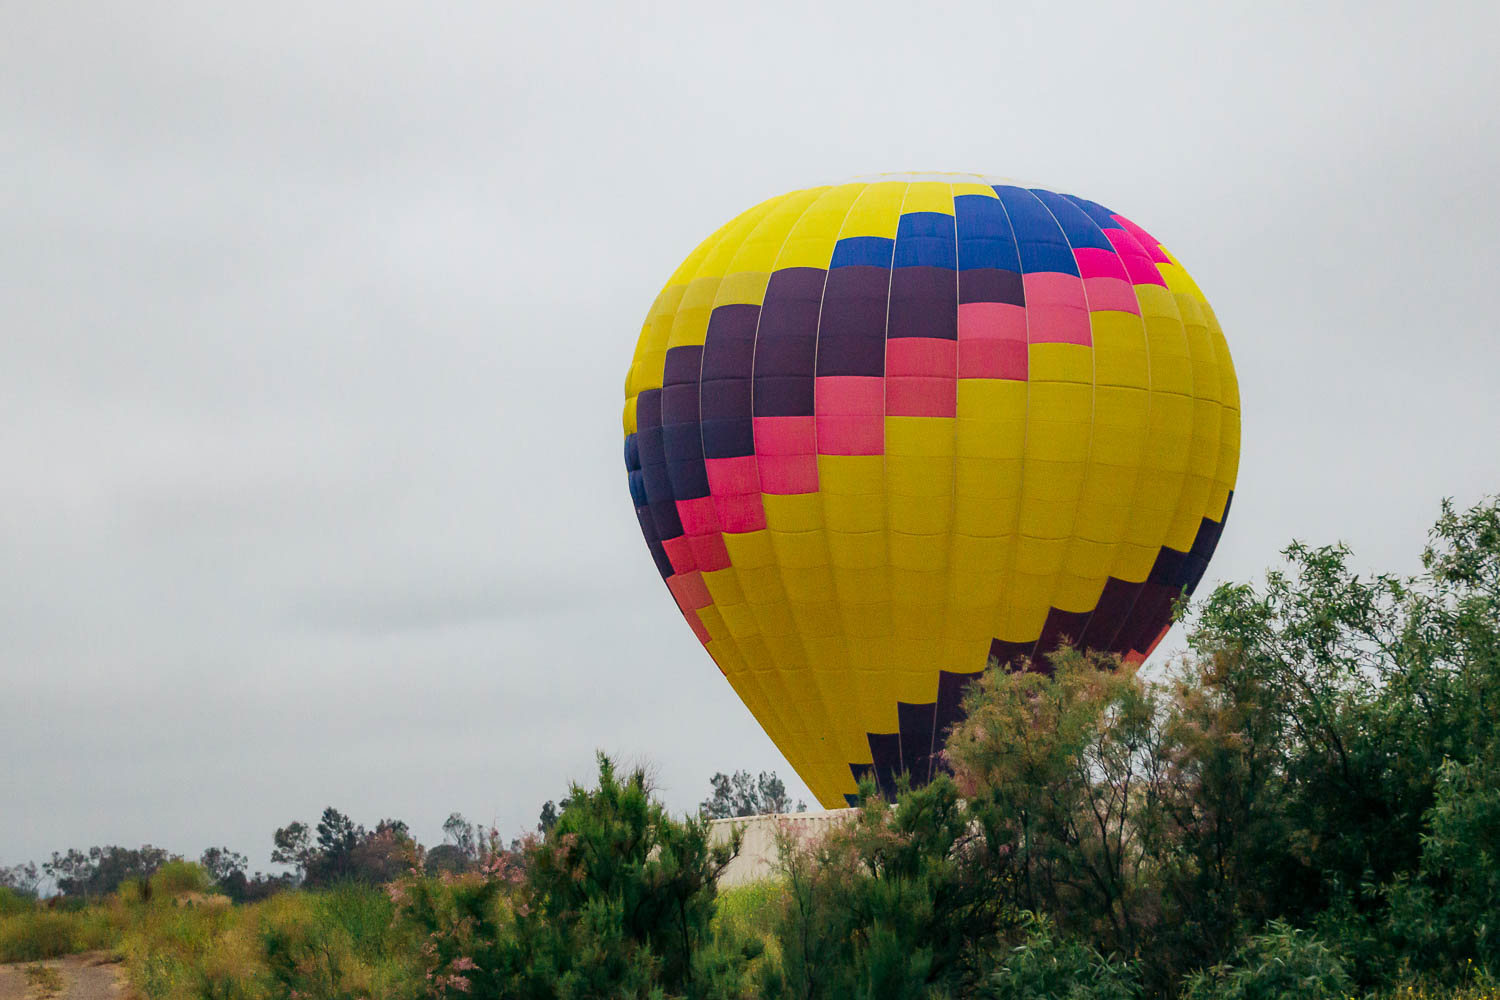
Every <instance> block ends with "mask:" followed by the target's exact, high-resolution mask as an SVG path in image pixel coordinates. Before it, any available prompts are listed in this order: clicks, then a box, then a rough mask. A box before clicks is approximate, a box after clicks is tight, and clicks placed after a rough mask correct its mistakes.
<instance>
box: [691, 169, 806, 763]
mask: <svg viewBox="0 0 1500 1000" xmlns="http://www.w3.org/2000/svg"><path fill="white" fill-rule="evenodd" d="M785 200H786V195H782V196H781V197H779V198H768V199H766V201H764V202H762V203H761V204H762V205H767V204H769V207H768V208H767V209H766V211H764V212H762V213H761V214H760V215H759V216H756V217H754V219H753V221H752V222H750V224H749V225H748V226H747V227H746V228H745V230H744V232H743V233H742V234H740V237H739V242H738V243H737V244H735V246H734V248H733V249H732V250H731V251H730V252H729V257H728V259H727V260H726V261H725V262H724V275H723V278H727V277H729V265H730V264H731V263H733V261H734V254H735V253H738V252H739V249H740V247H743V246H744V245H745V241H746V240H747V239H748V238H749V237H750V234H752V233H754V232H755V230H756V227H758V226H759V225H760V224H761V223H762V222H764V221H765V219H766V217H767V216H768V215H770V214H771V212H773V211H775V209H776V206H777V205H779V204H781V202H782V201H785ZM757 207H759V206H757ZM751 212H754V209H753V208H752V209H751V210H750V212H746V213H745V214H746V215H749V214H750V213H751ZM726 228H727V227H726ZM727 238H728V234H726V235H725V237H724V238H721V239H720V241H719V243H718V244H715V246H714V251H716V250H717V249H718V248H719V245H720V244H722V243H723V242H724V240H725V239H727ZM714 251H710V252H709V255H708V256H712V254H713V252H714ZM705 262H706V260H705ZM701 269H702V265H700V270H701ZM720 288H722V279H721V284H720ZM718 297H719V292H718V291H715V293H714V301H713V302H710V303H709V306H708V319H709V322H710V323H711V322H712V321H713V313H714V310H715V309H716V308H717V305H716V303H717V301H718ZM679 305H680V303H679ZM703 347H704V350H703V352H701V353H700V354H699V355H698V385H697V389H698V447H699V448H700V449H701V450H702V452H703V456H704V470H705V471H704V476H705V478H706V477H707V474H708V473H707V463H708V448H707V447H706V443H705V441H704V439H703V358H704V355H705V354H706V353H707V349H708V328H707V326H706V325H705V327H704V337H703ZM663 381H665V379H663ZM751 418H752V420H753V419H754V411H753V409H752V411H751ZM712 498H713V489H712V488H711V487H710V489H709V499H710V502H712ZM716 519H717V515H716ZM723 537H724V531H723V527H722V525H721V526H720V529H719V538H720V543H721V544H723ZM728 568H730V569H733V568H734V561H733V560H732V559H731V560H730V566H729V567H728ZM735 575H736V580H735V582H736V584H738V582H739V580H738V572H736V574H735ZM716 603H717V602H716ZM746 606H747V607H748V602H747V604H746ZM725 628H726V631H727V628H728V626H727V624H726V626H725ZM756 631H757V634H758V633H759V629H758V628H757V630H756ZM730 641H731V644H732V647H733V649H734V651H735V652H736V654H737V655H739V657H740V660H741V662H743V663H744V664H745V673H747V674H749V675H751V679H752V680H753V682H754V683H755V685H756V687H758V688H760V689H761V691H762V694H763V695H766V697H765V701H766V705H767V707H768V709H769V710H770V711H771V712H772V713H773V715H774V718H775V721H776V723H777V726H778V728H779V729H780V730H781V732H782V734H783V738H787V737H790V735H791V729H790V727H788V726H787V723H786V719H785V718H784V717H783V716H782V712H781V709H780V707H779V706H777V705H776V704H775V701H774V699H772V698H771V697H769V695H767V694H766V692H765V688H764V685H762V684H761V683H760V678H759V677H758V676H756V672H755V671H754V670H753V669H751V667H750V662H749V660H748V658H746V656H745V655H744V651H743V650H742V649H741V647H740V642H739V639H738V638H736V637H734V636H730ZM726 677H727V672H726ZM751 714H752V715H753V714H754V712H753V710H752V712H751ZM772 742H773V743H775V742H776V741H775V738H774V737H773V738H772ZM778 749H780V746H779V744H778ZM782 752H783V754H784V753H785V751H782Z"/></svg>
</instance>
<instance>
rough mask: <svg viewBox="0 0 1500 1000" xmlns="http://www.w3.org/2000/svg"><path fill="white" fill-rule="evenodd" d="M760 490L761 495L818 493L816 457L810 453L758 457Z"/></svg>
mask: <svg viewBox="0 0 1500 1000" xmlns="http://www.w3.org/2000/svg"><path fill="white" fill-rule="evenodd" d="M808 419H809V420H811V419H812V418H811V417H809V418H808ZM760 488H761V492H763V493H777V494H782V495H786V494H792V493H816V492H818V458H817V456H816V455H813V454H811V453H809V454H806V455H762V456H760Z"/></svg>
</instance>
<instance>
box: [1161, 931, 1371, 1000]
mask: <svg viewBox="0 0 1500 1000" xmlns="http://www.w3.org/2000/svg"><path fill="white" fill-rule="evenodd" d="M1353 989H1354V981H1353V979H1352V978H1350V976H1349V970H1348V969H1347V968H1346V967H1345V965H1344V963H1343V961H1342V960H1341V959H1340V958H1339V956H1338V955H1336V954H1334V952H1333V950H1332V949H1331V948H1329V947H1328V945H1326V944H1324V943H1323V941H1322V940H1321V939H1320V938H1318V937H1317V935H1315V934H1310V933H1308V932H1307V931H1300V930H1297V929H1296V928H1295V927H1291V926H1289V925H1287V924H1284V923H1280V922H1273V923H1272V924H1271V925H1270V927H1269V928H1268V929H1267V931H1266V932H1265V933H1264V934H1261V935H1259V936H1257V937H1253V938H1251V939H1250V940H1248V941H1246V942H1245V943H1244V944H1243V945H1241V946H1240V948H1239V949H1237V950H1236V952H1235V953H1234V955H1233V956H1232V957H1231V959H1230V961H1228V962H1226V963H1224V964H1222V965H1216V966H1214V967H1213V968H1211V969H1205V970H1202V971H1200V972H1196V973H1194V974H1192V975H1190V976H1188V977H1187V979H1186V980H1185V981H1184V989H1183V992H1182V997H1183V1000H1343V998H1345V997H1348V996H1349V995H1350V993H1351V992H1352V991H1353Z"/></svg>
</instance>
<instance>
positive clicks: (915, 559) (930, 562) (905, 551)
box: [890, 531, 948, 571]
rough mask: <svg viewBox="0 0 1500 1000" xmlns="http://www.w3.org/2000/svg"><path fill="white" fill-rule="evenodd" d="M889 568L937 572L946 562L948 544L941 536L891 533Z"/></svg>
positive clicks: (901, 532)
mask: <svg viewBox="0 0 1500 1000" xmlns="http://www.w3.org/2000/svg"><path fill="white" fill-rule="evenodd" d="M890 553H891V566H892V567H893V568H895V569H903V570H906V569H915V570H930V571H939V570H942V569H943V567H944V566H945V565H946V564H947V562H948V543H947V539H946V538H944V537H943V536H942V535H908V534H907V533H906V532H904V531H892V532H891V538H890Z"/></svg>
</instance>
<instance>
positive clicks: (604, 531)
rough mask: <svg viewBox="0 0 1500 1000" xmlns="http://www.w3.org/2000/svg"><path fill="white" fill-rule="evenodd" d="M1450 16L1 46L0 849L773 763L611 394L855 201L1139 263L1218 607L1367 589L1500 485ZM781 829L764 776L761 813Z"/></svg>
mask: <svg viewBox="0 0 1500 1000" xmlns="http://www.w3.org/2000/svg"><path fill="white" fill-rule="evenodd" d="M1497 17H1500V15H1497V14H1496V13H1495V11H1494V10H1493V9H1492V6H1491V5H1483V4H1478V3H1474V4H1469V3H1452V4H1438V5H1436V6H1431V5H1430V6H1429V7H1428V8H1427V9H1424V10H1419V9H1417V8H1415V7H1411V6H1409V5H1401V4H1384V3H1381V4H1373V5H1371V4H1366V5H1362V6H1359V7H1344V6H1342V5H1323V6H1315V7H1313V8H1310V9H1309V8H1307V7H1306V6H1305V5H1293V4H1258V5H1254V6H1237V5H1230V6H1225V5H1199V6H1198V7H1181V8H1175V9H1174V8H1169V7H1167V6H1154V5H1146V6H1141V5H1122V4H1113V5H1106V4H1099V5H1086V6H1085V7H1082V8H1080V7H1077V6H1076V5H1075V6H1073V7H1066V8H1058V7H1055V5H1046V4H1007V5H992V4H981V3H962V4H958V5H956V6H954V7H951V8H945V9H943V10H942V11H938V10H935V9H934V10H928V9H926V8H922V9H918V8H916V7H912V6H911V5H896V4H886V3H866V4H860V5H807V4H782V5H775V4H773V5H770V6H767V5H753V6H748V7H741V8H736V9H733V10H715V9H714V8H713V7H712V6H709V7H704V6H703V5H688V4H677V3H669V4H661V5H655V6H653V7H651V8H650V9H649V10H643V9H640V8H639V7H638V6H637V7H627V6H623V5H622V6H619V7H618V8H613V9H612V8H611V7H609V6H608V5H603V4H574V5H569V4H549V5H531V6H529V7H528V6H524V5H517V4H509V5H505V4H502V5H493V4H448V5H442V6H441V7H437V8H433V7H423V8H417V7H411V6H403V5H394V4H391V5H385V4H368V3H366V4H333V5H326V4H325V5H321V6H318V7H316V8H308V7H307V6H306V5H294V4H290V3H266V4H257V5H254V6H253V7H249V8H235V9H228V8H215V7H212V6H204V5H196V6H195V5H179V4H167V3H138V4H132V5H130V7H129V8H128V10H126V9H125V8H120V9H118V10H110V9H107V8H105V7H100V6H98V5H87V6H86V5H82V4H68V3H52V4H32V5H19V6H14V7H13V9H10V10H8V11H7V12H6V13H5V14H3V15H0V27H3V29H4V30H3V31H0V232H3V233H4V234H5V237H4V239H3V240H0V302H4V303H5V329H6V335H5V351H4V355H3V363H0V462H3V468H4V469H5V471H6V482H5V487H4V489H3V490H0V686H3V692H4V696H3V700H0V739H3V741H4V745H5V754H4V764H3V766H0V803H4V805H3V807H0V808H3V811H4V816H5V819H6V822H5V824H4V831H5V836H4V838H3V839H0V861H4V862H10V861H13V860H19V859H21V858H26V857H39V856H41V855H43V854H45V853H47V852H50V851H51V850H53V849H55V848H61V847H65V846H67V845H69V844H74V845H84V844H88V843H98V842H106V841H123V842H139V841H142V840H148V839H149V840H155V841H159V842H163V843H165V844H166V845H167V846H169V847H172V848H174V849H178V850H183V851H192V852H196V851H197V850H199V849H200V848H201V847H203V846H206V845H207V844H209V843H210V842H215V843H228V844H230V845H232V846H235V847H238V848H239V849H241V850H246V851H249V852H250V853H251V854H252V856H254V857H256V858H257V859H260V860H262V861H263V860H264V859H265V857H266V855H267V854H268V853H269V835H270V831H271V830H272V829H273V828H274V827H275V826H276V825H279V824H282V823H285V822H286V821H288V820H289V819H292V818H295V817H303V818H306V817H310V816H312V815H314V814H315V813H316V812H317V811H318V810H319V809H321V808H322V806H324V805H326V804H328V803H330V802H332V803H334V804H336V805H339V806H340V807H342V808H344V809H346V810H348V811H350V812H351V813H353V814H354V815H355V816H356V817H357V818H359V819H360V820H362V821H365V822H373V821H374V820H375V819H377V818H378V817H379V816H381V815H391V814H394V815H399V816H402V817H404V818H406V819H408V820H409V821H411V822H412V823H413V824H414V826H415V827H416V829H417V830H418V832H419V833H420V834H422V835H423V836H425V837H428V838H431V837H434V836H436V834H437V829H438V824H439V823H440V822H441V820H442V818H443V817H444V816H445V815H446V814H447V813H448V812H449V811H450V810H452V809H462V810H464V811H466V812H468V813H469V814H470V815H471V816H473V817H475V818H478V819H480V820H483V821H494V822H496V823H498V824H499V825H500V826H501V828H502V829H504V830H514V829H516V828H519V827H520V826H522V825H525V824H529V823H531V822H534V816H535V813H536V810H537V808H538V807H539V805H540V803H541V802H542V801H543V800H544V799H546V798H557V797H559V795H560V794H562V793H563V791H564V787H565V783H566V781H567V780H568V779H569V778H581V777H586V776H587V775H588V773H589V769H590V767H591V762H592V754H593V751H594V749H595V748H596V747H605V748H609V749H611V750H613V751H616V752H618V753H620V754H622V755H624V756H627V757H633V758H641V759H650V760H653V761H655V762H656V763H657V764H658V765H659V769H660V775H661V780H662V782H663V786H664V790H665V793H666V795H667V797H668V799H669V801H670V802H671V803H672V804H673V805H674V806H675V807H678V808H687V807H688V806H690V805H691V804H693V803H694V802H695V801H696V800H697V799H698V798H699V797H701V794H702V792H703V789H704V787H705V786H706V779H707V776H708V774H709V773H710V772H711V771H713V770H715V769H720V768H725V769H727V768H731V767H741V766H743V767H749V768H752V769H772V768H775V769H778V770H780V771H781V773H782V774H783V776H784V777H787V778H789V779H791V778H792V775H791V774H790V769H789V768H788V767H787V766H786V765H785V763H784V762H783V761H781V759H780V757H779V755H778V754H777V753H776V751H775V748H774V747H773V746H772V745H771V744H770V743H769V741H768V740H767V739H766V738H765V737H764V736H763V735H762V734H761V733H760V732H759V730H758V728H757V727H756V726H755V724H754V722H753V720H751V719H750V717H749V714H748V712H746V711H745V710H744V709H743V708H742V707H741V706H740V705H739V703H738V702H737V700H736V699H735V697H734V695H733V693H732V692H731V691H730V690H729V688H728V686H727V685H726V684H724V683H723V681H722V679H721V678H720V677H719V676H718V673H717V671H716V670H715V669H714V668H713V666H712V664H711V663H710V662H709V661H708V659H707V658H706V657H705V656H704V655H703V654H702V651H701V649H700V648H699V647H698V646H697V644H696V642H695V641H694V640H693V638H692V636H691V635H690V634H689V633H688V631H687V630H686V629H685V628H683V627H682V626H681V625H680V624H679V622H678V621H677V616H676V614H675V611H674V610H673V608H672V606H671V603H670V600H669V598H668V597H667V595H666V593H665V591H664V590H663V588H662V587H661V586H660V583H659V581H658V580H657V579H656V578H655V574H654V572H653V570H652V567H651V565H650V562H649V560H648V559H647V558H646V554H645V551H644V548H643V546H642V545H641V544H640V541H639V537H638V535H637V533H636V528H635V524H634V519H633V516H632V514H631V511H630V507H629V503H628V500H627V499H626V494H625V483H624V475H623V471H622V462H621V459H620V447H619V423H618V421H619V406H620V401H621V383H622V380H623V375H624V371H625V367H626V364H627V363H628V360H629V357H630V353H631V350H632V347H633V344H634V340H635V336H636V333H637V332H638V330H639V324H640V320H641V317H642V315H643V314H644V311H645V309H646V307H647V306H648V305H649V303H650V301H651V298H652V297H653V296H654V294H655V292H656V289H657V288H658V287H659V285H660V283H661V281H662V280H663V279H664V278H665V276H666V275H667V274H668V273H669V272H670V270H671V269H672V267H674V266H675V264H676V263H677V262H678V261H679V260H680V259H681V257H682V256H683V255H684V254H685V253H686V252H687V250H688V249H689V248H690V247H691V246H692V245H693V244H694V243H695V242H696V241H697V240H698V239H699V238H701V237H702V236H703V235H704V234H705V233H706V232H708V231H709V230H711V229H712V228H713V227H715V226H716V225H718V224H719V223H720V222H721V221H723V220H724V219H726V218H728V217H729V216H730V215H732V214H733V213H735V212H737V211H739V210H740V209H742V208H744V207H745V206H747V205H748V204H751V203H752V202H754V201H756V200H758V199H760V198H763V197H765V196H767V195H770V194H773V193H776V192H778V191H781V190H785V189H788V188H792V187H798V186H804V185H807V184H812V183H821V182H824V181H829V180H837V179H839V178H841V177H845V176H851V175H856V174H864V173H868V172H870V171H874V170H887V169H889V170H900V169H912V168H915V169H926V168H936V169H960V170H963V169H971V170H980V171H984V172H989V173H1003V174H1010V175H1014V176H1018V177H1027V178H1034V179H1036V180H1038V181H1041V182H1045V183H1049V184H1052V185H1055V186H1059V187H1063V188H1065V189H1070V190H1076V191H1078V192H1080V193H1084V194H1087V195H1089V196H1091V197H1096V198H1098V199H1099V200H1101V201H1103V202H1105V203H1107V204H1111V205H1118V206H1119V207H1121V208H1122V209H1123V210H1124V211H1127V212H1129V213H1130V214H1131V215H1132V216H1134V217H1136V218H1138V219H1140V220H1142V221H1143V222H1144V224H1145V225H1147V226H1148V228H1150V229H1151V231H1152V232H1154V233H1155V234H1157V235H1158V236H1160V237H1162V238H1163V239H1164V240H1165V241H1166V242H1167V243H1168V245H1169V246H1171V247H1173V249H1174V251H1175V252H1177V253H1178V255H1179V256H1180V257H1181V258H1182V259H1183V260H1184V262H1185V263H1186V264H1187V265H1188V267H1189V268H1190V269H1191V270H1192V271H1193V273H1194V275H1195V277H1196V278H1197V279H1198V280H1199V283H1200V284H1201V285H1202V286H1203V287H1204V289H1205V290H1206V291H1207V292H1208V294H1209V296H1210V297H1211V298H1212V300H1213V301H1214V304H1215V308H1216V310H1217V311H1218V313H1219V315H1220V318H1221V319H1222V321H1223V322H1224V325H1225V327H1226V329H1227V331H1228V334H1229V338H1230V343H1231V346H1232V348H1233V350H1234V352H1235V361H1236V364H1237V367H1238V370H1239V374H1240V379H1241V385H1242V393H1243V397H1244V406H1245V411H1244V412H1245V439H1244V455H1243V466H1242V471H1241V477H1240V486H1241V489H1240V491H1239V495H1238V496H1237V499H1236V503H1235V514H1234V517H1233V519H1232V521H1231V524H1230V527H1229V529H1228V531H1227V533H1226V535H1225V538H1224V542H1223V544H1222V546H1221V548H1220V551H1219V554H1218V556H1217V557H1216V560H1215V563H1214V565H1213V566H1212V567H1211V569H1210V576H1211V577H1219V578H1244V577H1247V576H1250V575H1253V574H1254V573H1256V572H1258V571H1259V569H1260V568H1261V567H1263V566H1264V565H1265V564H1266V563H1267V562H1269V561H1270V560H1271V559H1272V557H1273V555H1274V552H1275V551H1276V549H1277V548H1278V547H1279V546H1280V545H1282V544H1283V543H1284V542H1285V541H1286V540H1287V539H1289V538H1291V537H1293V536H1300V537H1305V538H1308V539H1311V540H1330V539H1333V538H1345V539H1348V540H1349V541H1350V542H1351V543H1353V544H1354V545H1355V546H1356V549H1357V552H1358V554H1359V557H1360V559H1361V560H1362V561H1365V562H1367V563H1368V564H1369V565H1372V566H1379V567H1382V568H1395V569H1402V568H1408V569H1409V568H1411V567H1412V566H1413V564H1414V560H1415V554H1416V552H1417V551H1418V549H1419V547H1420V544H1421V541H1422V537H1423V532H1424V530H1425V526H1426V524H1427V523H1428V522H1429V521H1430V520H1431V518H1432V516H1433V515H1434V513H1435V512H1436V507H1437V502H1438V499H1439V498H1440V497H1441V496H1443V495H1445V494H1452V495H1456V496H1458V497H1459V498H1460V499H1464V500H1472V499H1474V498H1476V497H1477V496H1479V495H1480V494H1481V493H1483V492H1486V491H1493V490H1495V489H1496V488H1497V486H1500V450H1497V449H1496V448H1495V447H1494V441H1493V437H1494V434H1493V431H1494V427H1495V421H1494V417H1493V415H1492V413H1491V408H1490V405H1489V401H1490V399H1491V397H1492V396H1493V391H1492V390H1493V385H1492V383H1493V373H1494V372H1495V371H1497V370H1500V347H1497V340H1496V336H1495V329H1494V325H1495V324H1494V308H1493V303H1492V302H1491V299H1492V298H1493V295H1492V294H1491V291H1492V288H1493V285H1494V281H1493V275H1494V273H1495V270H1496V264H1497V253H1496V250H1495V245H1496V244H1495V237H1494V234H1495V232H1496V231H1497V223H1500V210H1497V208H1496V204H1497V203H1496V199H1495V198H1494V196H1493V193H1492V191H1491V190H1490V189H1491V186H1492V184H1493V180H1492V179H1493V178H1494V177H1495V176H1496V173H1497V168H1500V140H1497V129H1496V124H1497V122H1496V112H1495V108H1494V100H1493V95H1494V94H1495V93H1496V92H1497V90H1500V72H1497V70H1496V69H1495V66H1494V61H1493V59H1492V58H1491V57H1490V53H1488V52H1487V51H1486V50H1485V48H1484V45H1483V43H1484V41H1485V40H1487V39H1489V38H1492V37H1494V36H1495V34H1496V29H1497V28H1500V20H1497ZM791 784H792V785H793V787H794V790H796V791H798V792H802V791H803V790H802V789H801V786H800V784H799V783H797V782H795V781H794V780H793V781H791Z"/></svg>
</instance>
